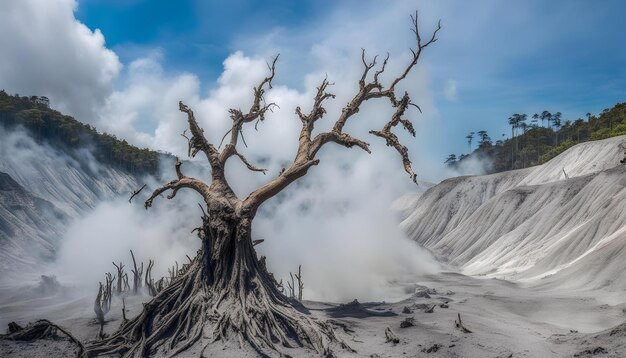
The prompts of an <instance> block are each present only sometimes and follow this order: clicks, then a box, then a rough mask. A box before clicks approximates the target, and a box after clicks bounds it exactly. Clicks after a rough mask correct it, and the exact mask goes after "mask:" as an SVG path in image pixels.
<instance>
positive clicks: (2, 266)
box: [0, 172, 68, 272]
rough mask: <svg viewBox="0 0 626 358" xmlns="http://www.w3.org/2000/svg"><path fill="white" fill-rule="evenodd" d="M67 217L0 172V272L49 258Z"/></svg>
mask: <svg viewBox="0 0 626 358" xmlns="http://www.w3.org/2000/svg"><path fill="white" fill-rule="evenodd" d="M67 219H68V218H67V215H65V214H64V213H63V212H62V211H61V210H59V209H58V208H56V207H55V206H54V205H53V204H51V203H50V202H48V201H46V200H43V199H41V198H38V197H36V196H34V195H32V194H31V193H29V192H28V191H27V190H26V189H24V188H23V187H22V186H21V185H19V184H18V183H17V182H16V181H15V180H13V178H11V176H9V175H8V174H6V173H2V172H0V247H1V249H0V270H1V271H3V272H6V271H9V270H11V269H13V268H23V267H28V266H33V265H35V264H36V260H37V259H40V258H43V259H45V258H51V257H52V256H53V254H54V251H55V246H56V244H57V242H56V239H57V238H58V237H59V235H60V234H61V232H62V229H61V228H62V226H63V224H64V223H66V222H67Z"/></svg>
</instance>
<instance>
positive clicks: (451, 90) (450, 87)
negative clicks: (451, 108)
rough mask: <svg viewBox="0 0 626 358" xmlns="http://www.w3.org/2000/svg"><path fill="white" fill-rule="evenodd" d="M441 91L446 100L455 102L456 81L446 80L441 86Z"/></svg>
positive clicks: (456, 98)
mask: <svg viewBox="0 0 626 358" xmlns="http://www.w3.org/2000/svg"><path fill="white" fill-rule="evenodd" d="M443 93H444V96H445V97H446V99H447V100H448V101H451V102H456V101H457V100H458V99H459V98H458V96H457V90H456V81H455V80H447V81H446V85H445V86H444V88H443Z"/></svg>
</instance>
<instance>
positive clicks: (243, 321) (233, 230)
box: [88, 209, 350, 356]
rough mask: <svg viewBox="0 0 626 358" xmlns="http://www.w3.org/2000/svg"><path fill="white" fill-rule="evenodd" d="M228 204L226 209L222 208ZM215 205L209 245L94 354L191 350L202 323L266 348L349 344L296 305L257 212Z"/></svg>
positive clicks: (208, 224) (322, 348)
mask: <svg viewBox="0 0 626 358" xmlns="http://www.w3.org/2000/svg"><path fill="white" fill-rule="evenodd" d="M222 210H223V209H222ZM225 212H228V211H227V210H225V211H221V210H219V209H216V210H210V216H209V217H210V219H207V218H206V217H205V221H204V225H203V228H202V230H201V231H200V236H201V239H202V248H201V249H200V250H199V252H198V255H197V256H196V258H195V259H194V260H193V261H192V262H191V263H190V264H189V265H188V266H187V265H185V266H186V267H187V270H186V271H185V270H184V269H182V270H181V272H182V273H181V274H180V275H179V276H177V277H176V278H175V279H174V281H173V282H171V284H170V285H169V286H168V287H166V288H165V289H164V290H163V291H161V292H159V293H157V295H156V296H155V297H154V299H153V300H152V301H151V302H149V303H148V304H146V305H145V306H144V310H143V312H142V313H141V314H140V315H139V316H138V317H136V318H134V319H132V320H130V321H128V323H126V324H123V325H122V327H121V328H120V330H119V331H118V332H116V333H114V334H113V335H112V336H110V337H108V338H106V339H104V340H102V341H99V342H94V344H93V345H92V346H90V347H89V348H88V351H89V354H93V355H97V354H112V353H119V354H122V355H128V356H146V355H150V354H153V353H155V352H156V351H158V350H161V349H163V350H165V351H167V352H169V353H173V354H175V353H176V352H181V351H184V350H185V349H187V348H189V347H190V346H191V345H193V344H194V343H196V342H197V341H198V340H199V339H200V338H201V335H202V332H203V329H204V328H205V327H206V326H208V327H210V328H211V331H212V332H213V333H212V340H213V341H214V342H215V341H220V340H226V339H229V338H230V336H233V338H235V339H237V336H239V340H240V342H246V343H247V344H249V345H250V347H252V348H253V349H255V350H256V351H257V352H259V353H260V354H264V355H265V354H268V353H269V352H272V351H273V352H279V353H281V349H282V348H281V347H287V348H289V347H297V346H306V347H308V348H310V349H313V350H315V351H317V352H318V353H320V354H329V353H330V352H331V347H330V344H337V345H340V346H342V347H344V348H346V349H350V348H349V347H348V346H347V345H346V344H345V343H344V342H343V341H341V340H340V339H339V338H338V337H336V336H335V333H334V330H333V329H332V326H331V325H330V324H329V323H327V322H320V321H317V320H313V319H311V318H310V317H309V316H308V312H307V313H302V312H300V311H298V310H296V309H295V308H294V307H293V305H292V304H293V302H292V301H290V300H289V299H288V298H287V297H286V296H284V295H283V294H282V293H281V292H280V290H279V289H278V283H277V282H276V281H275V279H274V277H273V275H272V274H270V273H269V272H268V271H267V269H266V267H265V263H264V260H263V259H261V260H259V259H258V258H257V256H256V253H255V251H254V249H253V243H252V239H251V233H250V224H251V219H250V218H245V217H243V218H242V217H237V216H236V215H234V214H224V213H225Z"/></svg>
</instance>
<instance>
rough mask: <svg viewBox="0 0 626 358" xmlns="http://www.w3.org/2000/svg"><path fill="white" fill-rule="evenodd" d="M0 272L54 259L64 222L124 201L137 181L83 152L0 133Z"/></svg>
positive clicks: (19, 134) (23, 135) (23, 134)
mask: <svg viewBox="0 0 626 358" xmlns="http://www.w3.org/2000/svg"><path fill="white" fill-rule="evenodd" d="M0 139H1V140H0V255H1V256H0V261H1V264H0V270H2V271H3V272H7V271H9V270H11V271H13V270H18V269H20V270H21V269H25V268H28V267H32V266H34V264H36V263H38V262H41V260H42V259H44V260H45V259H51V258H53V257H54V254H55V251H56V248H57V247H58V244H59V242H60V240H61V237H62V236H63V234H64V233H65V230H66V229H67V225H68V222H69V221H70V220H71V219H73V218H78V217H80V216H82V215H84V214H85V213H87V212H88V211H89V210H90V209H92V208H94V207H95V206H96V205H97V204H98V203H100V202H102V201H103V200H107V199H111V198H113V197H116V196H118V195H127V194H128V193H129V192H131V191H132V190H134V189H136V188H137V187H138V186H139V185H138V184H137V178H136V177H135V176H133V175H131V174H129V173H128V172H126V171H123V170H121V169H118V168H115V167H111V166H109V165H104V164H100V163H99V162H98V161H96V160H95V159H94V158H93V156H91V152H90V151H88V150H86V149H68V148H63V149H59V148H55V147H53V146H52V145H48V144H45V143H44V144H39V143H37V142H36V141H35V140H33V139H32V138H31V137H30V136H29V135H28V134H27V133H26V132H24V131H8V130H5V129H3V128H2V127H0Z"/></svg>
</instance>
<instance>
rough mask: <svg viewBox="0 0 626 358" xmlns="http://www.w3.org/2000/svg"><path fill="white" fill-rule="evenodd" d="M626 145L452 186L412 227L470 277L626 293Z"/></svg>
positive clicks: (599, 145) (413, 218) (575, 152)
mask: <svg viewBox="0 0 626 358" xmlns="http://www.w3.org/2000/svg"><path fill="white" fill-rule="evenodd" d="M625 147H626V136H621V137H614V138H610V139H606V140H602V141H595V142H587V143H583V144H579V145H576V146H574V147H572V148H570V149H569V150H568V151H566V152H564V153H562V154H561V155H559V156H557V157H556V158H554V159H552V160H551V161H549V162H548V163H545V164H543V165H541V166H538V167H534V168H527V169H523V170H516V171H510V172H503V173H498V174H492V175H485V176H473V177H458V178H452V179H448V180H445V181H443V182H442V183H440V184H438V185H436V186H434V187H432V188H431V189H429V190H428V191H426V192H425V193H424V194H422V195H421V196H420V197H419V199H418V200H417V203H416V206H415V210H414V211H413V212H412V213H411V214H410V215H409V216H408V217H407V218H406V219H405V220H404V221H403V222H402V227H403V228H404V230H405V231H406V232H407V233H408V235H409V236H410V237H411V238H413V239H414V240H416V241H417V242H418V243H420V244H421V245H423V246H424V247H426V248H428V249H430V250H432V251H433V252H434V253H435V254H436V255H437V256H439V257H440V258H441V259H443V260H446V261H448V262H450V263H451V264H453V265H456V266H459V267H460V268H461V269H462V270H463V271H464V272H465V273H468V274H486V275H489V276H494V277H499V278H501V277H503V276H506V278H507V279H520V280H532V281H537V282H541V283H544V282H546V283H550V284H558V285H559V286H567V287H572V288H576V287H587V288H600V287H603V288H606V289H611V290H623V289H626V279H623V278H622V279H620V277H621V276H622V275H621V273H622V272H623V270H624V269H626V249H625V248H624V247H625V245H626V200H625V199H626V189H625V187H626V167H624V166H623V165H621V164H620V163H619V160H620V159H621V158H622V157H623V154H622V153H623V152H624V148H625ZM541 279H543V280H541Z"/></svg>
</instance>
